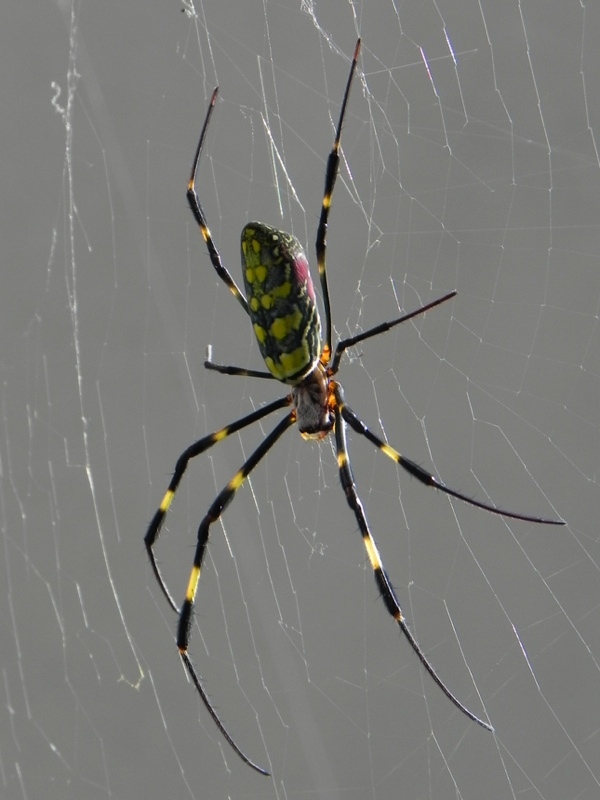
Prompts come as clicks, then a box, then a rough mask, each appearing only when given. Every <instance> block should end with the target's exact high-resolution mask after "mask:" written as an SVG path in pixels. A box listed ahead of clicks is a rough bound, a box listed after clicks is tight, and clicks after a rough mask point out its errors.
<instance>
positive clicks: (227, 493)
mask: <svg viewBox="0 0 600 800" xmlns="http://www.w3.org/2000/svg"><path fill="white" fill-rule="evenodd" d="M284 399H286V400H287V398H284ZM295 421H296V414H295V411H290V412H289V414H288V415H287V416H286V417H284V419H282V420H281V421H280V422H279V423H278V424H277V425H276V426H275V428H273V430H272V431H271V433H270V434H269V435H268V436H267V437H266V438H265V439H264V440H263V441H262V442H261V443H260V444H259V446H258V447H257V448H256V450H255V451H254V452H253V453H252V455H251V456H250V457H249V458H248V459H247V461H246V462H245V463H244V464H243V466H242V467H240V469H239V470H238V471H237V472H236V473H235V475H234V476H233V478H232V479H231V480H230V481H229V483H228V484H227V485H226V486H225V488H224V489H222V490H221V491H220V492H219V494H218V496H217V498H216V499H215V500H214V502H213V503H212V505H211V507H210V508H209V509H208V512H207V513H206V516H205V517H204V519H203V520H202V522H201V523H200V527H199V528H198V542H197V544H196V553H195V555H194V565H193V567H192V571H191V573H190V579H189V581H188V586H187V591H186V593H185V600H184V601H183V605H182V607H181V614H180V615H179V625H178V629H177V647H178V648H179V655H180V656H181V659H182V661H183V663H184V664H185V667H186V669H187V671H188V673H189V675H190V677H191V679H192V681H193V682H194V685H195V687H196V689H197V690H198V693H199V694H200V697H201V699H202V702H203V703H204V705H205V706H206V708H207V710H208V712H209V714H210V715H211V717H212V718H213V720H214V721H215V723H216V725H217V727H218V728H219V730H220V731H221V733H222V734H223V736H224V737H225V738H226V739H227V741H228V742H229V744H230V745H231V747H233V749H234V750H235V752H236V753H237V754H238V755H239V756H240V758H241V759H242V760H243V761H245V762H246V764H249V765H250V766H251V767H253V768H254V769H255V770H256V771H257V772H260V773H262V774H263V775H268V774H269V773H268V772H267V771H266V770H264V769H263V768H262V767H259V766H257V765H256V764H254V763H253V762H252V761H250V759H249V758H248V757H247V756H246V755H245V754H244V753H243V752H242V751H241V750H240V748H239V747H238V746H237V745H236V744H235V742H234V741H233V739H232V738H231V736H230V735H229V733H228V732H227V731H226V730H225V728H224V726H223V723H222V722H221V720H220V719H219V717H218V716H217V712H216V711H215V710H214V708H213V706H212V704H211V703H210V701H209V699H208V697H207V695H206V692H205V691H204V689H203V687H202V683H201V681H200V677H199V676H198V674H197V672H196V670H195V669H194V666H193V664H192V662H191V660H190V657H189V655H188V645H189V640H190V635H191V629H192V619H193V613H194V601H195V598H196V592H197V590H198V583H199V581H200V571H201V569H202V562H203V560H204V554H205V552H206V545H207V544H208V536H209V532H210V526H211V525H212V524H213V523H215V522H217V520H218V519H219V518H220V517H221V514H222V513H223V511H225V509H226V508H227V506H228V505H229V504H230V503H231V501H232V500H233V498H234V497H235V494H236V492H237V490H238V489H239V488H240V486H241V485H242V484H243V483H244V481H245V480H246V478H247V477H248V475H249V474H250V473H251V472H252V470H253V469H254V467H255V466H256V465H257V464H258V463H259V462H260V461H261V460H262V459H263V458H264V457H265V456H266V455H267V453H268V452H269V450H270V449H271V448H272V447H273V445H274V444H275V442H276V441H277V440H278V439H279V438H280V437H281V436H282V435H283V434H284V433H285V431H286V430H287V429H288V428H289V427H290V426H291V425H293V424H294V423H295Z"/></svg>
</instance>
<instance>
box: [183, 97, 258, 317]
mask: <svg viewBox="0 0 600 800" xmlns="http://www.w3.org/2000/svg"><path fill="white" fill-rule="evenodd" d="M218 94H219V87H218V86H217V88H216V89H215V90H214V91H213V93H212V97H211V99H210V104H209V106H208V111H207V112H206V117H205V119H204V125H203V126H202V131H201V133H200V139H199V141H198V147H197V148H196V154H195V156H194V162H193V164H192V173H191V175H190V180H189V182H188V188H187V199H188V203H189V204H190V208H191V209H192V214H193V215H194V218H195V220H196V222H197V223H198V225H199V226H200V230H201V231H202V236H203V237H204V241H205V242H206V247H207V249H208V254H209V256H210V260H211V262H212V265H213V267H214V268H215V270H216V272H217V275H218V276H219V278H221V280H222V281H223V283H225V284H226V286H228V287H229V289H230V291H231V293H232V294H233V296H234V297H235V298H236V299H237V300H238V302H239V303H240V305H241V306H242V308H243V309H244V311H245V312H246V314H247V313H248V303H247V302H246V298H245V297H244V295H243V294H242V292H241V291H240V289H239V287H238V285H237V283H236V282H235V281H234V280H233V278H232V277H231V274H230V272H229V270H228V269H227V267H226V266H225V265H224V264H223V262H222V260H221V255H220V253H219V251H218V250H217V246H216V245H215V243H214V241H213V238H212V235H211V232H210V230H209V229H208V225H207V224H206V217H205V216H204V211H203V210H202V206H201V205H200V198H199V197H198V193H197V191H196V175H197V173H198V164H199V163H200V156H201V154H202V146H203V145H204V139H205V137H206V131H207V130H208V123H209V122H210V117H211V114H212V112H213V109H214V107H215V103H216V100H217V95H218Z"/></svg>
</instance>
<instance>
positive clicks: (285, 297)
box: [242, 222, 321, 385]
mask: <svg viewBox="0 0 600 800" xmlns="http://www.w3.org/2000/svg"><path fill="white" fill-rule="evenodd" d="M242 271H243V274H244V285H245V287H246V298H247V300H248V309H249V313H250V319H251V320H252V326H253V328H254V333H255V334H256V339H257V341H258V346H259V348H260V352H261V354H262V357H263V359H264V361H265V364H266V365H267V368H268V370H269V372H270V373H271V374H272V375H273V377H275V378H277V380H279V381H283V382H284V383H289V384H291V385H294V384H296V383H298V382H300V381H301V380H302V379H303V378H305V377H306V376H307V375H308V374H309V373H310V372H312V371H313V369H314V368H315V366H316V365H317V362H318V360H319V356H320V355H321V320H320V319H319V312H318V309H317V304H316V297H315V289H314V286H313V282H312V278H311V276H310V269H309V265H308V261H307V258H306V255H305V254H304V250H303V249H302V245H301V244H300V242H299V241H298V239H296V237H295V236H292V235H291V234H290V233H284V232H283V231H278V230H277V229H276V228H271V227H270V226H269V225H264V224H263V223H262V222H249V223H248V224H247V225H246V226H245V227H244V229H243V231H242Z"/></svg>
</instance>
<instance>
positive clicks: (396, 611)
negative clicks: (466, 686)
mask: <svg viewBox="0 0 600 800" xmlns="http://www.w3.org/2000/svg"><path fill="white" fill-rule="evenodd" d="M335 399H336V401H337V402H336V406H335V446H336V453H337V462H338V467H339V471H340V481H341V484H342V488H343V489H344V492H345V494H346V500H347V501H348V505H349V506H350V508H351V509H352V511H353V513H354V516H355V517H356V521H357V523H358V527H359V530H360V532H361V535H362V538H363V544H364V546H365V550H366V551H367V556H368V558H369V563H370V564H371V567H372V569H373V574H374V576H375V582H376V584H377V587H378V589H379V592H380V594H381V597H382V599H383V602H384V605H385V607H386V608H387V610H388V613H389V614H390V615H391V616H392V617H393V618H394V619H395V620H396V622H397V623H398V625H399V626H400V629H401V630H402V633H403V634H404V635H405V636H406V638H407V639H408V642H409V644H410V646H411V647H412V649H413V650H414V651H415V653H416V654H417V656H418V658H419V661H420V662H421V664H422V665H423V666H424V667H425V669H426V670H427V672H428V673H429V675H431V677H432V678H433V680H434V681H435V682H436V683H437V685H438V686H439V687H440V689H441V690H442V691H443V693H444V694H445V695H446V697H447V698H448V699H449V700H450V701H451V702H452V703H454V705H455V706H456V707H457V708H458V709H460V711H462V712H463V714H466V716H467V717H469V719H472V720H473V722H476V723H477V724H478V725H481V727H482V728H486V729H487V730H490V731H491V730H493V728H492V726H491V725H488V724H487V722H484V721H483V720H482V719H480V718H479V717H478V716H477V715H476V714H474V713H473V712H472V711H469V709H468V708H467V707H466V706H464V705H463V704H462V703H461V702H460V700H459V699H458V698H457V697H456V696H455V695H454V694H452V692H451V691H450V689H448V687H447V686H446V685H445V683H444V682H443V681H442V679H441V678H440V677H439V676H438V674H437V672H436V671H435V669H434V668H433V666H432V665H431V663H430V662H429V661H428V659H427V656H426V655H425V653H424V652H423V650H422V649H421V647H420V645H419V643H418V642H417V640H416V639H415V637H414V636H413V634H412V632H411V630H410V628H409V627H408V625H407V623H406V620H405V619H404V615H403V614H402V608H401V606H400V602H399V600H398V598H397V597H396V593H395V591H394V588H393V586H392V584H391V582H390V579H389V578H388V575H387V573H386V571H385V569H384V566H383V563H382V561H381V556H380V555H379V550H378V549H377V545H376V544H375V541H374V539H373V537H372V535H371V532H370V530H369V526H368V524H367V519H366V517H365V512H364V509H363V505H362V502H361V500H360V498H359V496H358V493H357V491H356V484H355V482H354V476H353V474H352V468H351V466H350V459H349V456H348V446H347V443H346V424H345V421H344V420H345V418H346V417H345V415H344V409H345V408H346V406H345V405H344V400H343V393H342V390H341V387H340V386H339V384H336V388H335Z"/></svg>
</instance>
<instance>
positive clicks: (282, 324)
mask: <svg viewBox="0 0 600 800" xmlns="http://www.w3.org/2000/svg"><path fill="white" fill-rule="evenodd" d="M360 45H361V42H360V39H359V40H358V41H357V43H356V47H355V49H354V56H353V58H352V64H351V67H350V74H349V75H348V81H347V83H346V89H345V91H344V97H343V99H342V107H341V110H340V116H339V121H338V125H337V129H336V133H335V139H334V142H333V148H332V150H331V153H330V154H329V158H328V160H327V169H326V172H325V191H324V195H323V203H322V207H321V216H320V219H319V227H318V230H317V239H316V250H317V264H318V267H319V279H320V282H321V292H322V299H323V306H324V310H325V336H324V339H323V336H322V332H321V320H320V317H319V312H318V309H317V305H316V297H315V290H314V286H313V282H312V279H311V276H310V271H309V265H308V261H307V259H306V256H305V254H304V251H303V250H302V247H301V245H300V242H299V241H298V240H297V239H296V238H295V237H294V236H292V235H291V234H289V233H284V232H283V231H279V230H277V229H275V228H271V227H270V226H268V225H264V224H263V223H262V222H250V223H248V224H247V225H246V226H245V227H244V229H243V231H242V271H243V276H244V287H245V290H246V296H245V297H244V295H243V294H242V292H241V291H240V289H239V288H238V286H237V285H236V283H235V281H234V280H233V278H232V277H231V275H230V273H229V271H228V270H227V268H226V267H225V266H224V264H223V262H222V260H221V256H220V255H219V251H218V250H217V247H216V245H215V243H214V241H213V238H212V236H211V234H210V231H209V229H208V225H207V224H206V218H205V216H204V212H203V210H202V206H201V205H200V199H199V197H198V194H197V192H196V177H197V172H198V164H199V162H200V155H201V153H202V147H203V144H204V139H205V136H206V131H207V129H208V124H209V121H210V118H211V115H212V112H213V110H214V107H215V102H216V99H217V93H218V89H215V90H214V92H213V94H212V98H211V101H210V105H209V107H208V112H207V114H206V118H205V120H204V125H203V127H202V132H201V134H200V140H199V142H198V147H197V149H196V154H195V156H194V162H193V165H192V172H191V176H190V180H189V183H188V189H187V198H188V202H189V204H190V207H191V210H192V213H193V215H194V217H195V219H196V221H197V223H198V225H199V226H200V230H201V231H202V235H203V237H204V241H205V242H206V246H207V249H208V253H209V256H210V260H211V262H212V265H213V266H214V268H215V270H216V271H217V274H218V275H219V277H220V278H221V279H222V280H223V281H224V282H225V283H226V284H227V286H228V287H229V289H230V290H231V292H232V294H233V295H234V296H235V297H236V299H237V300H238V302H239V304H240V305H241V306H242V308H243V309H244V311H245V312H246V313H247V314H248V316H249V317H250V321H251V323H252V327H253V329H254V333H255V335H256V338H257V340H258V346H259V348H260V352H261V354H262V357H263V359H264V361H265V364H266V366H267V368H268V372H264V371H257V370H252V369H245V368H243V367H232V366H223V365H220V364H215V363H214V362H212V361H211V360H210V349H209V353H208V360H207V361H206V362H205V364H204V366H205V367H206V368H207V369H210V370H214V371H215V372H221V373H223V374H225V375H246V376H250V377H254V378H269V379H275V380H278V381H280V382H281V383H284V384H286V385H288V386H290V387H291V388H290V391H289V393H288V394H286V395H285V396H284V397H281V398H280V399H278V400H275V401H274V402H273V403H269V404H268V405H266V406H264V407H263V408H259V409H258V410H257V411H254V412H253V413H252V414H248V415H247V416H246V417H242V419H238V420H236V421H235V422H232V423H230V424H229V425H226V426H225V427H224V428H221V429H220V430H218V431H215V432H214V433H211V434H210V435H209V436H205V437H203V438H202V439H199V440H198V441H197V442H194V444H192V445H190V446H189V447H188V448H187V450H185V451H184V452H183V453H182V454H181V455H180V457H179V458H178V460H177V464H176V466H175V472H174V474H173V477H172V479H171V482H170V484H169V488H168V489H167V492H166V494H165V496H164V497H163V499H162V502H161V504H160V506H159V508H158V510H157V512H156V514H155V515H154V517H153V519H152V522H151V523H150V526H149V528H148V531H147V533H146V536H145V543H146V549H147V551H148V555H149V557H150V563H151V565H152V569H153V571H154V574H155V576H156V579H157V580H158V583H159V585H160V588H161V589H162V592H163V594H164V595H165V597H166V598H167V600H168V602H169V604H170V605H171V607H172V608H173V610H174V611H175V612H176V613H177V614H178V615H179V626H178V631H177V647H178V648H179V654H180V656H181V658H182V660H183V663H184V664H185V667H186V669H187V671H188V673H189V675H190V677H191V679H192V681H193V683H194V685H195V686H196V689H197V690H198V692H199V694H200V697H201V698H202V701H203V702H204V705H205V706H206V708H207V709H208V712H209V713H210V715H211V717H212V718H213V720H214V721H215V723H216V725H217V727H218V728H219V730H220V731H221V733H222V734H223V736H224V737H225V739H226V740H227V741H228V742H229V744H230V745H231V747H232V748H233V749H234V750H235V752H236V753H237V754H238V755H239V756H240V758H242V759H243V761H245V762H246V763H247V764H249V765H250V766H251V767H252V768H253V769H255V770H257V772H260V773H262V774H264V775H268V774H269V773H268V772H267V771H266V770H264V769H263V768H262V767H260V766H258V765H257V764H255V763H254V762H253V761H251V760H250V759H249V758H248V757H247V756H246V755H245V753H244V752H243V751H242V750H241V749H240V748H239V747H238V745H237V744H236V743H235V742H234V740H233V739H232V737H231V735H230V734H229V733H228V732H227V730H226V729H225V727H224V725H223V723H222V722H221V720H220V719H219V717H218V715H217V713H216V711H215V709H214V708H213V706H212V705H211V703H210V700H209V699H208V697H207V695H206V692H205V691H204V688H203V687H202V683H201V681H200V678H199V676H198V673H197V672H196V670H195V668H194V666H193V665H192V662H191V660H190V657H189V655H188V646H189V640H190V634H191V628H192V618H193V610H194V601H195V598H196V592H197V589H198V582H199V580H200V570H201V568H202V563H203V560H204V554H205V552H206V546H207V544H208V537H209V532H210V526H211V525H212V524H213V523H214V522H216V521H217V520H218V519H219V518H220V517H221V514H222V513H223V511H224V510H225V509H226V508H227V506H228V505H229V504H230V503H231V501H232V500H233V498H234V496H235V494H236V492H237V491H238V489H239V488H240V486H242V484H243V483H244V481H245V479H246V478H247V477H248V475H249V474H250V473H251V472H252V470H253V469H254V467H256V465H257V464H258V463H259V462H260V461H261V460H262V459H263V458H264V456H265V455H266V454H267V453H268V452H269V450H270V449H271V448H272V447H273V445H274V444H275V442H276V441H277V440H278V439H279V438H280V437H281V436H282V435H283V434H284V433H285V431H287V429H288V428H290V427H291V426H292V425H294V424H297V426H298V429H299V431H300V434H301V435H302V436H303V437H304V438H305V439H323V438H325V437H326V436H327V435H328V434H330V433H331V432H332V431H333V432H334V435H335V448H336V453H337V462H338V467H339V473H340V480H341V483H342V487H343V489H344V492H345V494H346V500H347V501H348V505H349V506H350V508H351V509H352V511H353V513H354V516H355V517H356V522H357V523H358V527H359V530H360V532H361V534H362V538H363V544H364V546H365V549H366V551H367V556H368V558H369V562H370V564H371V567H372V568H373V573H374V576H375V581H376V583H377V587H378V589H379V592H380V594H381V597H382V599H383V602H384V604H385V607H386V609H387V610H388V612H389V613H390V614H391V615H392V617H393V618H394V619H395V620H396V622H397V623H398V625H399V626H400V629H401V631H402V633H403V634H404V636H405V637H406V638H407V639H408V642H409V644H410V646H411V647H412V649H413V650H414V651H415V653H416V654H417V656H418V657H419V659H420V661H421V663H422V664H423V666H424V667H425V669H426V670H427V672H428V673H429V674H430V675H431V677H432V678H433V680H434V681H435V682H436V683H437V685H438V686H439V687H440V689H441V690H442V691H443V692H444V694H445V695H446V697H447V698H448V699H449V700H450V701H451V702H452V703H454V705H455V706H456V707H457V708H458V709H460V711H462V712H463V714H465V715H466V716H467V717H469V719H471V720H473V721H474V722H476V723H477V724H478V725H481V727H483V728H486V729H487V730H493V728H492V726H491V725H489V724H488V723H487V722H484V721H483V720H482V719H480V718H479V717H478V716H476V715H475V714H474V713H473V712H472V711H470V710H469V709H468V708H466V707H465V706H464V705H463V704H462V703H461V702H460V700H458V698H457V697H455V695H454V694H452V692H451V691H450V689H448V687H447V686H446V685H445V683H444V682H443V681H442V679H441V678H440V677H439V676H438V674H437V673H436V671H435V669H434V668H433V666H432V665H431V664H430V662H429V660H428V659H427V656H426V655H425V654H424V652H423V651H422V650H421V648H420V646H419V644H418V642H417V641H416V639H415V637H414V636H413V634H412V633H411V630H410V628H409V627H408V625H407V623H406V620H405V619H404V616H403V614H402V609H401V606H400V602H399V600H398V598H397V596H396V593H395V591H394V589H393V588H392V584H391V583H390V580H389V578H388V576H387V573H386V571H385V569H384V567H383V563H382V561H381V557H380V555H379V551H378V549H377V546H376V544H375V541H374V540H373V537H372V535H371V532H370V531H369V526H368V524H367V520H366V517H365V513H364V509H363V506H362V503H361V501H360V498H359V496H358V493H357V490H356V485H355V483H354V477H353V474H352V468H351V465H350V459H349V456H348V448H347V445H346V425H349V426H350V427H351V428H352V429H353V430H354V431H355V432H356V433H358V434H359V435H360V436H364V437H365V438H366V439H367V440H368V441H369V442H371V443H372V444H373V445H375V447H377V448H378V449H379V450H380V451H381V452H382V453H384V454H385V455H386V456H388V458H391V459H392V461H395V462H396V464H398V465H399V466H400V467H402V468H403V469H405V470H406V471H407V472H409V473H410V474H411V475H412V476H413V477H414V478H416V479H417V480H418V481H420V482H421V483H423V484H425V486H432V487H434V488H435V489H439V490H440V491H442V492H445V493H446V494H448V495H451V496H452V497H456V498H458V499H459V500H462V501H463V502H465V503H470V504H471V505H473V506H477V507H478V508H481V509H484V510H485V511H489V512H490V513H493V514H501V515H502V516H504V517H512V518H513V519H519V520H524V521H526V522H538V523H545V524H548V525H564V522H563V521H562V520H556V519H542V518H540V517H536V516H530V515H528V514H517V513H515V512H512V511H506V510H503V509H500V508H496V507H495V506H491V505H488V504H486V503H482V502H479V501H478V500H474V499H473V498H471V497H468V496H467V495H464V494H461V493H460V492H458V491H455V490H454V489H451V488H449V487H448V486H446V485H445V484H444V483H442V482H440V481H439V480H438V479H437V478H435V477H434V476H433V475H431V474H430V473H429V472H427V471H426V470H424V469H423V468H422V467H420V466H419V465H418V464H417V463H415V462H414V461H411V460H410V459H408V458H406V457H405V456H403V455H401V453H399V452H398V451H397V450H395V449H394V448H393V447H392V446H391V445H390V444H388V443H387V442H386V441H384V440H383V439H381V438H379V436H377V435H376V434H374V433H373V432H372V431H370V430H369V429H368V428H367V426H366V425H365V424H364V423H363V422H362V421H361V420H360V419H359V418H358V417H357V416H356V414H355V413H354V411H352V409H351V408H350V407H349V406H348V405H347V404H346V401H345V398H344V392H343V390H342V387H341V385H340V384H339V383H338V381H337V380H335V379H334V376H335V375H336V374H337V372H338V370H339V366H340V361H341V359H342V356H343V355H344V353H345V351H346V350H347V349H348V348H349V347H352V346H353V345H356V344H358V343H359V342H364V341H366V340H367V339H372V338H373V337H374V336H378V335H379V334H381V333H385V332H386V331H389V330H390V328H393V327H395V326H396V325H400V323H402V322H406V321H407V320H409V319H412V318H413V317H415V316H417V315H420V314H424V313H425V312H426V311H429V310H430V309H431V308H433V307H435V306H438V305H440V304H441V303H444V302H446V301H447V300H450V299H451V298H452V297H454V296H455V294H456V292H449V293H448V294H446V295H444V296H443V297H440V298H438V299H437V300H433V301H432V302H430V303H427V304H426V305H424V306H422V307H421V308H418V309H416V310H415V311H411V312H410V313H409V314H404V315H403V316H401V317H398V318H397V319H393V320H390V321H388V322H382V323H380V324H379V325H376V326H375V327H373V328H369V330H366V331H363V332H362V333H359V334H357V335H356V336H351V337H350V338H348V339H342V340H341V341H339V342H338V343H337V344H336V346H335V350H334V352H333V357H332V349H331V309H330V303H329V290H328V288H327V268H326V262H325V254H326V242H325V236H326V232H327V222H328V218H329V211H330V208H331V196H332V193H333V188H334V185H335V181H336V177H337V174H338V167H339V160H340V156H339V150H340V138H341V134H342V124H343V122H344V115H345V113H346V105H347V103H348V97H349V94H350V86H351V84H352V78H353V76H354V73H355V70H356V63H357V60H358V56H359V53H360ZM283 408H288V409H289V410H288V412H287V414H286V415H285V417H284V418H283V419H282V420H281V421H280V422H278V424H277V425H276V426H275V428H273V430H272V431H271V432H270V433H269V435H268V436H267V437H266V438H265V439H264V440H263V441H262V442H261V444H260V445H259V446H258V447H257V448H256V450H255V451H254V452H253V453H252V455H251V456H250V457H249V458H248V459H247V460H246V462H245V463H244V464H243V465H242V466H241V467H240V469H239V470H238V471H237V472H236V473H235V475H234V476H233V477H232V478H231V480H230V481H229V483H228V484H227V485H226V486H225V487H224V489H223V490H222V491H221V492H220V493H219V495H218V496H217V498H216V499H215V500H214V502H213V503H212V505H211V506H210V508H209V509H208V512H207V513H206V516H205V517H204V518H203V519H202V521H201V523H200V527H199V529H198V542H197V544H196V553H195V556H194V565H193V567H192V571H191V574H190V578H189V581H188V585H187V589H186V593H185V599H184V601H183V605H182V607H181V609H179V607H178V606H177V604H176V603H175V601H174V600H173V598H172V597H171V594H170V592H169V590H168V588H167V586H166V584H165V582H164V580H163V578H162V575H161V573H160V570H159V568H158V564H157V561H156V557H155V554H154V545H155V543H156V540H157V539H158V536H159V533H160V530H161V526H162V524H163V522H164V519H165V516H166V513H167V511H168V510H169V508H170V506H171V503H172V502H173V498H174V496H175V492H176V490H177V487H178V486H179V483H180V481H181V479H182V477H183V475H184V473H185V471H186V469H187V466H188V463H189V462H190V460H191V459H192V458H195V457H196V456H199V455H200V454H201V453H204V452H205V451H206V450H208V449H209V448H210V447H212V446H213V445H214V444H217V443H218V442H222V441H223V440H224V439H226V438H227V437H228V436H230V435H231V434H232V433H236V432H237V431H240V430H242V429H243V428H246V427H247V426H248V425H252V424H253V423H254V422H258V421H259V420H261V419H263V418H264V417H267V416H269V415H270V414H272V413H273V412H275V411H279V410H280V409H283Z"/></svg>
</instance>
